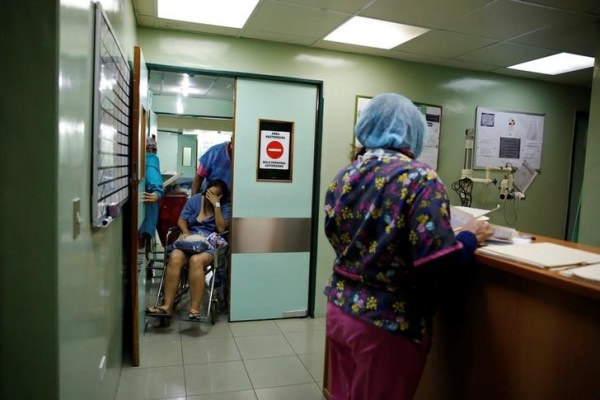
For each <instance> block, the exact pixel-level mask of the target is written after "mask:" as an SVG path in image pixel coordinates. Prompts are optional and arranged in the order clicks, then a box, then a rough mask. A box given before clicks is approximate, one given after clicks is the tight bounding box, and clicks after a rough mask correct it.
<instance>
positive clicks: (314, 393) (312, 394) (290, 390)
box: [256, 383, 325, 400]
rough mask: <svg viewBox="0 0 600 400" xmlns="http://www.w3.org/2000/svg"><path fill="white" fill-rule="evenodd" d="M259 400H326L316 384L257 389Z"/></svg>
mask: <svg viewBox="0 0 600 400" xmlns="http://www.w3.org/2000/svg"><path fill="white" fill-rule="evenodd" d="M256 395H257V396H258V400H281V399H285V400H324V399H325V397H324V396H323V393H322V392H321V390H320V389H319V387H318V386H317V385H316V384H314V383H309V384H304V385H293V386H282V387H275V388H267V389H257V390H256Z"/></svg>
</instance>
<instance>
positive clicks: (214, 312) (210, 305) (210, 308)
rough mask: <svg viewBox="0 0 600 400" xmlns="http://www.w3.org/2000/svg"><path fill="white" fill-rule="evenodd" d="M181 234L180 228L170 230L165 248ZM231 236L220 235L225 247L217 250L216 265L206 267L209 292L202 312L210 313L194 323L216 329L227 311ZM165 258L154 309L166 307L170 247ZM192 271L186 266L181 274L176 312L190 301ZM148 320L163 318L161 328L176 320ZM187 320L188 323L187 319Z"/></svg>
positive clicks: (168, 317)
mask: <svg viewBox="0 0 600 400" xmlns="http://www.w3.org/2000/svg"><path fill="white" fill-rule="evenodd" d="M180 233H181V231H180V230H179V227H176V226H175V227H171V228H169V229H168V230H167V232H166V235H165V244H169V243H173V242H174V241H175V239H176V238H177V237H178V236H179V234H180ZM227 233H228V232H223V233H221V234H219V235H217V236H218V237H220V238H221V240H218V242H220V243H223V244H222V245H220V246H216V247H215V249H214V255H213V261H212V263H211V264H209V265H208V266H207V267H205V270H204V277H205V279H204V280H205V282H204V284H205V292H204V296H203V299H202V304H201V308H204V309H205V310H206V311H205V312H203V313H202V315H201V316H200V317H199V318H195V319H193V321H194V322H208V321H210V323H211V324H212V325H214V324H215V323H216V320H217V316H218V315H219V314H221V313H222V312H224V311H225V310H226V300H227V293H226V290H225V287H226V285H225V281H226V277H227V264H228V262H227V261H228V252H229V245H228V244H227V241H226V238H227ZM167 246H168V245H167ZM163 254H164V259H163V261H162V264H163V266H164V267H163V273H162V276H161V279H160V283H159V286H158V290H157V293H156V298H155V301H154V307H159V306H160V305H162V304H163V303H164V284H165V277H166V268H167V265H168V259H169V254H170V252H169V251H168V250H167V247H165V250H164V253H163ZM188 271H189V266H188V265H187V264H186V265H184V266H183V269H182V271H181V276H180V280H179V285H178V287H177V291H176V294H175V301H174V307H173V308H174V310H176V309H177V307H178V305H179V303H180V302H181V301H182V300H183V299H184V298H185V297H186V295H189V290H190V286H189V282H188ZM148 317H151V318H152V317H154V318H160V322H161V325H163V324H166V323H167V321H168V320H169V319H170V318H172V317H173V315H158V314H147V315H146V318H148ZM184 320H187V319H185V318H184ZM190 321H192V320H190Z"/></svg>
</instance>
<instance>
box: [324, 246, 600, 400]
mask: <svg viewBox="0 0 600 400" xmlns="http://www.w3.org/2000/svg"><path fill="white" fill-rule="evenodd" d="M537 240H538V241H547V242H553V243H557V244H560V245H563V246H569V247H574V248H578V249H581V250H585V251H591V252H595V253H600V249H599V248H595V247H591V246H586V245H581V244H577V243H570V242H564V241H561V240H555V239H551V238H546V237H539V236H538V237H537ZM475 260H476V263H477V265H476V267H475V269H474V270H473V271H470V273H469V274H468V275H461V276H460V277H458V276H457V279H456V280H455V282H453V283H452V286H453V290H450V291H449V292H448V293H449V295H448V296H447V297H446V298H445V299H446V300H447V301H444V304H443V306H442V308H440V310H439V311H438V313H437V315H436V318H435V324H434V334H433V348H432V350H431V353H430V354H429V357H428V360H427V366H426V368H425V371H424V373H423V377H422V379H421V383H420V385H419V389H418V391H417V394H416V396H415V400H496V399H497V400H569V399H572V400H598V399H600V284H595V283H591V282H588V281H584V280H581V279H576V278H567V277H563V276H561V275H560V274H559V272H557V271H546V270H543V269H540V268H536V267H529V266H526V265H523V264H519V263H516V262H511V261H507V260H505V259H500V258H496V257H492V256H488V255H484V254H481V253H476V255H475ZM324 371H325V376H324V380H323V392H324V395H325V397H327V398H329V390H328V387H329V385H328V383H329V376H328V366H327V355H326V356H325V369H324ZM365 400H371V399H365ZM373 400H375V399H373Z"/></svg>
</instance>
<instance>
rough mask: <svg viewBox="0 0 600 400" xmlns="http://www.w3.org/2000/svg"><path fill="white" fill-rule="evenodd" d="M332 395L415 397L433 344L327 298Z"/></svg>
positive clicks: (334, 398)
mask: <svg viewBox="0 0 600 400" xmlns="http://www.w3.org/2000/svg"><path fill="white" fill-rule="evenodd" d="M327 339H328V343H329V350H328V358H329V367H328V368H329V371H328V380H329V382H328V386H329V390H330V394H331V400H387V399H389V400H410V399H412V398H413V396H414V394H415V392H416V391H417V387H418V385H419V380H420V379H421V374H422V373H423V369H424V367H425V361H426V359H427V353H428V352H429V349H430V347H431V340H430V338H429V337H427V338H425V339H424V340H423V341H422V342H421V343H415V342H413V341H411V340H409V339H407V338H405V337H403V336H399V335H393V334H391V333H389V332H388V331H386V330H384V329H381V328H377V327H375V326H373V325H369V324H368V323H366V322H364V321H361V320H359V319H358V318H354V317H352V316H350V315H348V314H346V313H345V312H343V311H342V310H341V309H340V308H339V307H336V306H334V305H333V304H331V303H330V302H329V303H327Z"/></svg>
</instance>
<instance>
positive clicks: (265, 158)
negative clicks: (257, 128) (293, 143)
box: [259, 131, 290, 169]
mask: <svg viewBox="0 0 600 400" xmlns="http://www.w3.org/2000/svg"><path fill="white" fill-rule="evenodd" d="M260 136H261V138H260V139H261V141H260V147H261V149H260V163H259V168H262V169H288V168H289V167H290V166H289V156H290V152H289V149H290V132H280V131H261V132H260Z"/></svg>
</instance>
